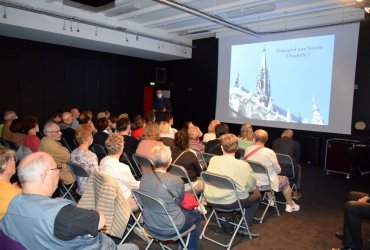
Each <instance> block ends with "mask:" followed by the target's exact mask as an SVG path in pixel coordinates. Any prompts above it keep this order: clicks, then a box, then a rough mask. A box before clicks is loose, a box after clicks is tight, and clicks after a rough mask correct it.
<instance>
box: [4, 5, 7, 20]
mask: <svg viewBox="0 0 370 250" xmlns="http://www.w3.org/2000/svg"><path fill="white" fill-rule="evenodd" d="M7 17H8V13H7V12H6V6H5V5H4V14H3V18H5V19H6V18H7Z"/></svg>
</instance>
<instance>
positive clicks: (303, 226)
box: [127, 166, 370, 250]
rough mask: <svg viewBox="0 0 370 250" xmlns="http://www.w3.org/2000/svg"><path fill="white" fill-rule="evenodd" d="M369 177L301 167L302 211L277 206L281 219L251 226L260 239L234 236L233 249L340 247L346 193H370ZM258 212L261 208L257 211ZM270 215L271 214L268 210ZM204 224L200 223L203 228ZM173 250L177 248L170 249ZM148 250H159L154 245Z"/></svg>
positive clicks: (367, 235) (208, 245)
mask: <svg viewBox="0 0 370 250" xmlns="http://www.w3.org/2000/svg"><path fill="white" fill-rule="evenodd" d="M369 180H370V175H367V176H355V177H353V178H351V179H346V176H345V175H341V174H333V173H332V174H330V175H326V173H325V172H324V171H323V169H322V168H319V167H307V166H305V167H303V169H302V195H303V196H302V198H301V199H300V200H299V201H298V202H297V203H298V204H299V205H300V206H301V211H299V212H294V213H287V212H285V211H284V209H285V206H284V205H279V209H280V212H281V215H280V216H277V215H276V213H271V215H270V216H269V217H268V218H267V219H266V220H265V221H264V222H263V223H262V224H254V225H253V228H254V231H256V232H258V233H260V237H259V238H256V239H253V240H248V239H247V238H246V237H241V236H237V237H236V239H235V240H234V244H233V247H232V249H235V250H237V249H310V250H312V249H322V250H324V249H326V250H328V249H329V250H331V249H332V248H333V247H336V248H338V247H341V242H340V240H338V239H337V238H335V236H334V233H335V231H339V230H341V229H342V223H343V204H344V197H345V194H346V193H347V192H348V191H351V190H356V191H362V192H367V193H370V185H369ZM280 199H281V198H280ZM260 209H261V208H260ZM270 211H271V212H272V211H273V210H270ZM203 225H204V220H203V221H202V228H203ZM362 233H363V239H364V247H363V249H369V250H370V241H369V239H370V223H369V221H364V222H363V228H362ZM216 237H217V239H219V240H222V239H225V240H226V239H227V237H229V236H227V235H226V234H224V233H222V232H219V233H216ZM127 242H133V243H136V244H137V245H138V246H139V247H140V249H145V247H146V242H144V241H143V240H141V239H140V238H139V237H137V236H136V235H135V234H132V235H131V236H130V237H129V238H128V240H127ZM170 246H171V247H172V248H174V249H176V245H170ZM151 249H160V247H159V244H157V243H153V245H152V247H151ZM199 249H216V250H217V249H225V248H222V247H219V246H217V245H215V244H213V243H212V242H210V241H207V240H204V239H201V240H199Z"/></svg>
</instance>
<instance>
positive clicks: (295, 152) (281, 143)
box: [272, 129, 302, 199]
mask: <svg viewBox="0 0 370 250" xmlns="http://www.w3.org/2000/svg"><path fill="white" fill-rule="evenodd" d="M293 135H294V132H293V130H291V129H286V130H284V131H283V133H282V134H281V137H280V138H278V139H275V140H274V141H273V142H272V149H273V150H274V151H275V153H279V154H286V155H289V156H290V157H292V160H293V166H294V180H293V182H294V183H295V184H296V185H297V192H293V198H295V199H299V198H301V196H302V194H301V174H302V170H301V164H300V161H301V145H300V144H299V142H297V141H296V140H294V139H293ZM281 174H284V172H282V173H281Z"/></svg>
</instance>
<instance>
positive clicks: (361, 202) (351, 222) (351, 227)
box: [335, 191, 370, 250]
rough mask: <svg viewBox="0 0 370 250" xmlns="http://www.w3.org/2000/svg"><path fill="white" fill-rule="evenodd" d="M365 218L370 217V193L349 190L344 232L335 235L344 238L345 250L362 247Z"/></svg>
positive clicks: (345, 207) (345, 208) (355, 249)
mask: <svg viewBox="0 0 370 250" xmlns="http://www.w3.org/2000/svg"><path fill="white" fill-rule="evenodd" d="M363 219H370V198H369V194H366V193H362V192H354V191H352V192H349V193H348V194H347V197H346V203H345V206H344V223H343V232H336V233H335V236H336V237H337V238H339V239H341V240H342V243H343V248H341V249H345V250H350V249H351V250H360V249H362V236H361V224H362V220H363Z"/></svg>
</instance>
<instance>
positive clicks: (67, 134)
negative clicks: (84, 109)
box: [59, 112, 77, 152]
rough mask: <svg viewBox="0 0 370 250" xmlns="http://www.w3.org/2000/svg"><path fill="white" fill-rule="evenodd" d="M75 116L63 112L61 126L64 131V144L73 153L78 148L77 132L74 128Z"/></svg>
mask: <svg viewBox="0 0 370 250" xmlns="http://www.w3.org/2000/svg"><path fill="white" fill-rule="evenodd" d="M72 123H73V116H72V114H71V113H70V112H63V114H62V122H61V123H60V124H59V126H60V129H61V130H62V144H63V146H65V147H67V148H68V149H69V150H70V151H71V152H72V151H73V150H74V149H75V148H76V147H77V144H76V141H75V130H74V129H73V128H72Z"/></svg>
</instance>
